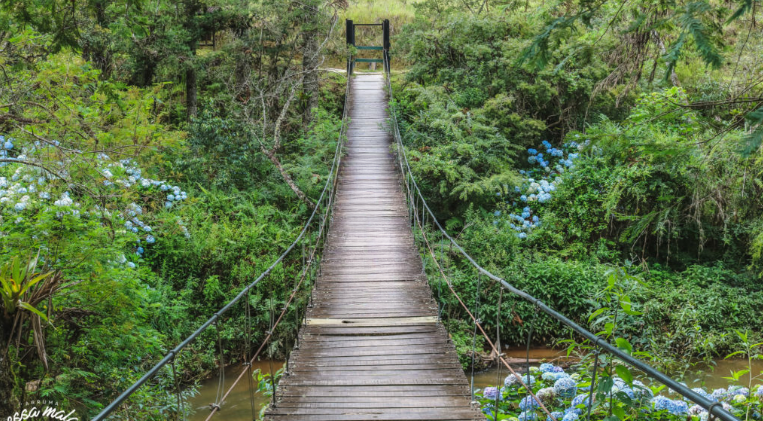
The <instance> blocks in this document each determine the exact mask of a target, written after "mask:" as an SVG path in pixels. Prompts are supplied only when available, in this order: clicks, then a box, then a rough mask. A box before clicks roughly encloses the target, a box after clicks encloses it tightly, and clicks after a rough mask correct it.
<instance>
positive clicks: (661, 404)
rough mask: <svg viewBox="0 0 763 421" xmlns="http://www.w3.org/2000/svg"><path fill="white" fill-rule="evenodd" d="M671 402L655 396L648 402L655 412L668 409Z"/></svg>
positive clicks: (663, 397)
mask: <svg viewBox="0 0 763 421" xmlns="http://www.w3.org/2000/svg"><path fill="white" fill-rule="evenodd" d="M671 402H673V401H672V400H670V399H668V398H666V397H665V396H655V397H653V398H652V400H651V401H649V403H651V405H652V408H653V409H654V410H655V411H663V410H667V409H668V408H669V407H670V403H671Z"/></svg>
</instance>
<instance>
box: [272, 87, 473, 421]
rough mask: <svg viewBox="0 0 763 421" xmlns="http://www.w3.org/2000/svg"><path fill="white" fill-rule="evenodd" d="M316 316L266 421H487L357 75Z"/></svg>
mask: <svg viewBox="0 0 763 421" xmlns="http://www.w3.org/2000/svg"><path fill="white" fill-rule="evenodd" d="M351 83H352V89H351V92H352V94H351V95H352V96H351V98H350V101H349V104H350V105H349V106H350V110H349V116H350V119H351V123H350V125H349V127H348V133H347V136H348V145H347V156H346V158H345V159H344V161H343V166H342V172H341V176H340V178H339V183H338V186H337V200H336V204H335V208H334V216H333V220H332V223H331V229H330V230H329V233H328V241H327V245H326V248H325V250H324V256H323V262H322V266H321V276H320V277H319V278H318V280H317V281H316V287H315V290H314V291H313V308H311V309H309V310H308V313H307V324H306V325H305V326H303V327H302V329H301V331H300V341H299V343H300V348H299V349H298V350H295V351H294V352H293V353H292V355H291V359H290V366H289V368H290V370H291V374H290V375H288V376H284V377H283V378H282V379H281V382H280V385H279V390H278V398H279V399H278V401H277V405H276V407H275V408H271V409H270V410H269V411H268V413H267V416H266V419H268V420H301V421H319V420H345V421H351V420H358V421H360V420H390V421H391V420H475V419H481V420H484V417H482V414H481V413H480V412H479V410H476V409H473V408H472V407H471V406H470V395H469V386H468V382H467V380H466V376H465V375H464V372H463V370H462V369H461V366H460V364H459V363H458V358H457V355H456V351H455V348H454V346H453V344H452V343H450V342H449V340H448V334H447V332H446V331H445V329H444V327H443V326H442V324H440V323H438V322H437V305H436V303H435V302H434V301H433V299H432V294H431V291H430V289H429V287H428V285H427V283H426V279H425V276H424V275H423V273H422V272H423V271H422V266H421V258H420V257H419V255H418V251H417V249H416V247H415V245H414V239H413V234H412V232H411V228H410V222H409V220H408V211H407V209H406V205H405V200H404V193H403V191H402V189H401V184H400V177H399V172H398V171H397V168H396V166H395V159H394V157H393V155H392V154H391V153H390V145H391V143H392V139H391V137H390V135H389V134H388V133H387V132H386V130H384V129H383V128H382V127H381V126H382V124H383V123H384V121H385V119H386V117H387V114H386V96H385V90H384V86H385V85H384V79H383V76H382V75H380V74H374V75H357V76H355V77H354V78H353V79H352V81H351Z"/></svg>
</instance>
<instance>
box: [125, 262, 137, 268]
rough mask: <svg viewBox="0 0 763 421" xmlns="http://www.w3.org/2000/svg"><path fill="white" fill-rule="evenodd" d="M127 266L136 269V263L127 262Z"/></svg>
mask: <svg viewBox="0 0 763 421" xmlns="http://www.w3.org/2000/svg"><path fill="white" fill-rule="evenodd" d="M127 266H128V267H130V268H132V269H135V263H133V262H127Z"/></svg>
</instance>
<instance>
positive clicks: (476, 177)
mask: <svg viewBox="0 0 763 421" xmlns="http://www.w3.org/2000/svg"><path fill="white" fill-rule="evenodd" d="M466 3H468V2H466ZM476 3H477V4H476V5H473V7H472V8H471V9H470V10H467V11H465V10H464V8H463V4H462V2H443V1H422V2H420V3H418V4H417V11H418V14H417V18H416V20H415V21H414V22H412V23H411V24H408V25H406V26H405V27H404V28H403V33H402V34H401V35H400V36H399V37H398V38H397V44H396V46H397V48H398V49H399V50H398V51H397V54H398V55H400V56H402V58H403V59H404V60H405V61H406V62H408V63H410V66H409V67H408V68H407V69H406V72H405V73H403V74H400V75H399V76H398V77H397V79H396V91H397V92H398V94H397V96H396V101H397V103H398V104H397V106H398V108H397V109H398V112H399V113H400V117H401V119H402V120H403V129H402V131H403V137H404V142H405V143H406V145H407V146H408V147H409V148H410V150H409V155H410V156H411V158H412V161H413V162H412V164H413V167H414V171H415V172H416V173H417V174H418V176H419V178H420V184H421V185H422V186H423V187H424V189H425V195H426V196H427V197H428V198H429V200H430V205H432V208H433V209H435V210H436V212H438V213H439V215H438V218H439V219H440V220H441V221H444V222H445V223H446V225H447V227H448V229H449V230H451V231H452V233H454V234H457V235H458V237H459V239H460V241H461V242H462V245H464V246H465V249H466V250H468V251H469V252H470V253H471V254H472V256H474V257H475V258H477V260H478V261H479V262H480V263H481V264H482V265H484V266H485V267H486V268H488V269H489V270H491V271H493V272H494V273H497V274H500V275H502V276H504V277H505V278H506V279H508V280H510V282H512V283H514V285H516V286H517V287H520V288H522V289H524V290H525V291H527V292H529V293H531V294H533V295H535V296H536V297H540V298H541V299H543V300H544V301H545V302H546V303H547V304H550V305H552V307H554V308H556V309H558V310H560V311H562V312H563V313H565V314H568V315H573V316H574V318H575V319H576V320H577V321H579V322H581V323H583V324H584V325H586V324H587V317H588V315H589V314H590V313H592V312H594V311H596V310H597V309H598V308H600V307H602V306H603V304H601V300H600V296H601V291H603V290H604V288H605V286H606V279H607V276H606V274H607V273H609V272H610V271H611V270H612V269H613V268H617V267H622V266H624V267H625V269H626V270H627V271H628V273H630V274H631V275H634V276H637V277H639V278H640V279H642V280H643V281H644V285H641V284H638V285H636V284H634V285H632V286H630V287H628V288H627V290H626V291H624V293H623V296H624V297H625V299H628V300H630V301H632V303H633V307H634V308H635V309H638V310H639V311H640V312H643V317H638V318H636V317H629V316H628V315H624V316H625V317H621V318H620V320H619V325H618V326H617V329H618V330H619V331H620V333H621V334H623V335H626V336H627V337H628V338H629V339H630V340H631V342H632V343H633V344H634V346H635V347H636V348H637V349H640V350H642V351H648V352H650V353H651V354H652V358H653V360H654V362H655V363H656V364H657V365H662V366H664V367H665V368H668V369H671V368H684V367H685V366H686V359H687V358H688V357H702V358H710V357H712V356H719V355H720V356H723V355H725V353H726V352H728V351H730V350H733V349H735V347H736V346H737V345H739V339H738V336H737V335H735V334H733V332H734V330H735V329H741V330H744V329H747V328H751V329H752V330H753V335H756V336H759V335H760V329H759V323H758V321H757V320H756V318H755V316H753V315H754V314H755V309H756V308H760V306H761V305H763V289H762V288H761V284H760V276H761V268H762V266H761V264H762V263H763V260H761V253H760V247H761V243H760V242H761V238H763V237H761V235H763V234H762V233H763V231H761V227H763V219H762V216H763V213H762V211H763V207H762V206H761V205H763V203H762V202H761V188H763V183H762V182H763V180H762V179H761V175H762V174H761V168H763V167H761V163H763V155H761V151H760V148H759V140H760V130H761V129H760V127H759V123H758V120H757V119H758V118H759V113H760V109H759V107H760V103H761V97H760V93H761V86H760V82H759V81H760V72H761V61H760V59H759V57H757V56H756V54H755V53H753V51H755V49H756V48H757V47H756V46H759V45H760V43H761V42H763V38H762V37H761V33H760V31H759V30H756V29H755V28H756V26H757V23H756V21H757V20H759V19H760V10H759V8H755V7H757V6H754V7H752V9H751V10H749V9H745V10H743V11H740V12H739V13H738V14H733V15H732V13H733V12H734V11H735V10H734V9H733V7H735V6H737V5H732V4H725V3H724V4H713V3H702V4H703V5H704V6H703V7H705V8H706V10H705V9H703V10H696V9H694V8H696V7H698V6H697V4H696V3H691V4H685V5H684V4H681V5H678V4H671V5H670V6H668V5H661V6H660V7H662V9H661V10H662V12H661V14H660V15H658V16H653V15H651V14H650V13H654V8H655V7H656V6H654V5H647V4H640V3H639V4H627V3H623V4H614V3H613V4H609V3H606V2H604V3H597V4H595V5H593V6H592V5H590V4H588V3H585V2H581V3H580V4H579V5H578V4H568V3H565V2H561V3H551V4H547V3H544V4H532V3H530V4H529V5H521V4H515V3H508V4H500V5H499V4H492V2H486V3H485V5H486V7H484V8H480V7H479V4H481V2H476ZM487 6H491V7H487ZM588 6H591V8H592V9H590V10H587V11H584V10H583V9H584V8H585V7H588ZM578 7H579V8H580V10H577V8H578ZM743 7H746V6H743ZM684 8H685V9H684ZM748 12H749V13H748ZM586 13H587V14H586ZM682 13H687V14H688V13H693V14H695V15H696V16H694V15H693V16H694V18H696V20H695V21H692V22H694V23H685V22H683V21H681V20H680V19H689V17H687V16H685V15H681V14H682ZM676 15H678V16H680V19H679V20H678V22H677V23H673V22H671V21H670V19H671V16H676ZM539 28H544V29H543V30H542V31H539ZM687 31H688V32H687ZM698 31H699V32H698ZM702 31H704V32H702ZM702 33H704V34H705V35H704V36H705V38H702V36H701V35H702ZM742 41H743V42H742ZM683 44H686V45H683ZM400 50H402V51H400ZM713 54H717V57H718V60H715V58H713V59H712V60H711V58H712V57H708V56H709V55H713ZM713 57H715V56H713ZM449 256H450V258H451V259H452V260H453V262H451V265H452V268H451V270H452V271H454V273H456V275H453V279H454V282H456V283H457V284H458V286H459V288H460V291H462V292H463V294H464V296H466V297H469V299H470V300H471V302H472V303H474V302H475V298H474V296H475V295H476V285H477V282H476V276H475V272H474V271H473V270H472V268H471V266H470V265H469V264H468V263H466V262H465V261H464V260H463V259H461V258H460V256H459V255H458V254H457V253H449ZM432 266H433V265H432ZM430 267H431V266H430ZM432 276H434V272H433V273H432ZM480 295H481V296H482V300H481V302H482V303H483V304H482V311H483V313H484V316H483V320H485V323H486V324H487V325H488V327H489V328H488V330H491V329H494V328H493V327H490V325H491V324H492V325H494V324H495V320H496V315H497V308H496V303H497V301H498V300H497V298H498V296H497V290H496V288H494V287H492V285H488V286H487V287H483V288H482V291H480ZM442 300H443V302H444V303H443V305H444V306H445V308H446V312H447V313H449V314H450V316H451V317H452V318H453V319H454V320H462V319H464V318H465V316H466V315H465V313H463V312H461V311H459V306H458V305H457V303H456V302H455V299H454V298H453V297H452V296H449V295H447V294H445V295H443V296H442ZM508 301H509V302H505V303H504V305H503V307H502V315H503V316H502V317H503V320H509V321H511V322H510V323H507V326H505V329H504V330H503V332H504V335H505V338H503V340H504V343H510V344H517V343H523V342H524V341H526V338H527V332H528V330H529V328H530V324H533V326H534V332H535V333H534V339H535V341H537V343H544V344H553V343H554V342H555V341H558V340H559V339H562V338H565V337H568V336H569V332H568V331H566V330H565V329H564V328H563V327H562V326H560V325H559V324H558V323H556V322H553V321H552V320H551V319H550V318H547V317H545V316H543V315H541V316H539V317H538V319H537V320H534V316H533V314H534V310H533V309H532V307H531V305H529V303H525V302H518V303H514V302H513V300H511V299H509V300H508ZM529 322H532V323H529ZM592 323H593V324H592V325H591V330H594V331H598V330H600V328H601V327H602V326H600V325H596V323H595V321H592ZM454 325H456V324H454ZM492 331H494V330H492ZM471 334H472V332H471V330H470V329H468V328H467V329H464V330H463V332H462V335H463V336H461V337H460V339H459V342H460V343H462V344H465V345H467V344H470V343H471V338H470V336H471ZM467 337H468V338H467Z"/></svg>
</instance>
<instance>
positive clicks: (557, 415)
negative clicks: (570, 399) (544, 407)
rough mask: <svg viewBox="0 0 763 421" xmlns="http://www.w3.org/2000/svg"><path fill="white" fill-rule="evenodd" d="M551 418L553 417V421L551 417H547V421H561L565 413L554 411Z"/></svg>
mask: <svg viewBox="0 0 763 421" xmlns="http://www.w3.org/2000/svg"><path fill="white" fill-rule="evenodd" d="M551 416H553V417H554V418H553V419H552V418H551V417H546V421H553V420H556V421H560V420H561V419H562V418H563V417H564V413H563V412H559V411H554V412H552V413H551Z"/></svg>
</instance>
